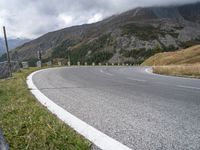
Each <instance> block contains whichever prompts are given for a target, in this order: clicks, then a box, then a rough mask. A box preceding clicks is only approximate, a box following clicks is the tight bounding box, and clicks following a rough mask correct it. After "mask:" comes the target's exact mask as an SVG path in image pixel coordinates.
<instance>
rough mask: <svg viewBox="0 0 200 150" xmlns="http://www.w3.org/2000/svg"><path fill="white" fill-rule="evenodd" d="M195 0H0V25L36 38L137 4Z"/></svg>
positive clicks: (11, 33) (10, 33)
mask: <svg viewBox="0 0 200 150" xmlns="http://www.w3.org/2000/svg"><path fill="white" fill-rule="evenodd" d="M196 1H200V0H0V27H1V28H2V26H3V25H5V26H6V28H7V33H8V36H9V37H12V38H16V37H20V38H36V37H38V36H40V35H42V34H45V33H47V32H49V31H54V30H57V29H61V28H64V27H69V26H73V25H80V24H84V23H93V22H97V21H100V20H102V19H103V18H105V17H108V16H110V15H112V14H117V13H121V12H123V11H126V10H129V9H132V8H135V7H138V6H154V5H173V4H177V3H178V4H184V3H188V2H196ZM2 36H3V32H2V29H1V30H0V37H2Z"/></svg>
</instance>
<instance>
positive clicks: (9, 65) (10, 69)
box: [3, 26, 12, 77]
mask: <svg viewBox="0 0 200 150" xmlns="http://www.w3.org/2000/svg"><path fill="white" fill-rule="evenodd" d="M3 33H4V39H5V44H6V51H7V60H8V69H9V75H10V77H12V68H11V67H12V66H11V62H10V54H9V49H8V41H7V36H6V28H5V27H4V26H3Z"/></svg>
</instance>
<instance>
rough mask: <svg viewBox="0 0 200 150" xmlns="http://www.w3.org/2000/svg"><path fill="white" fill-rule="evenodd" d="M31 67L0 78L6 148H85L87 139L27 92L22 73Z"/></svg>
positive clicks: (0, 121) (0, 118)
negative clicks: (10, 76) (8, 76)
mask: <svg viewBox="0 0 200 150" xmlns="http://www.w3.org/2000/svg"><path fill="white" fill-rule="evenodd" d="M35 70H36V69H35V68H31V69H27V70H23V71H21V72H19V73H15V74H14V77H13V78H11V79H4V80H0V128H1V129H2V130H3V133H4V136H5V138H6V140H7V142H8V143H9V146H10V149H11V150H12V149H23V150H25V149H41V150H43V149H44V150H56V149H59V150H62V149H65V150H88V149H90V147H91V143H90V142H89V141H87V140H85V139H84V138H83V137H82V136H81V135H79V134H77V133H76V132H75V131H74V130H73V129H71V128H70V127H69V126H67V125H66V124H65V123H63V122H62V121H60V120H59V119H57V118H56V116H54V115H53V114H51V113H50V112H49V111H48V110H47V109H46V108H45V107H43V106H42V105H41V104H40V103H39V102H37V100H36V99H35V98H34V97H33V96H32V95H31V93H30V91H29V90H28V88H27V85H26V77H27V75H29V74H30V73H31V72H33V71H35Z"/></svg>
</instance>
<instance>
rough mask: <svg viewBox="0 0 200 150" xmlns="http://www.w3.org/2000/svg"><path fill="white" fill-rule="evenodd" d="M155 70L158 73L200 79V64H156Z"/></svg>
mask: <svg viewBox="0 0 200 150" xmlns="http://www.w3.org/2000/svg"><path fill="white" fill-rule="evenodd" d="M153 72H154V73H158V74H165V75H173V76H184V77H194V78H199V79H200V64H192V65H170V66H156V67H153Z"/></svg>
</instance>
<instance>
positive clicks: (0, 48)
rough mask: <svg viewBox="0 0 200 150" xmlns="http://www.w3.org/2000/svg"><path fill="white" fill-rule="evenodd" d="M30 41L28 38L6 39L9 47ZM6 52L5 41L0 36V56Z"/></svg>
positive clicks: (12, 47)
mask: <svg viewBox="0 0 200 150" xmlns="http://www.w3.org/2000/svg"><path fill="white" fill-rule="evenodd" d="M28 41H30V40H29V39H20V38H17V39H8V46H9V49H14V48H16V47H18V46H20V45H22V44H24V43H26V42H28ZM5 52H6V48H5V42H4V39H3V38H0V56H1V55H2V54H3V53H5Z"/></svg>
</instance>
